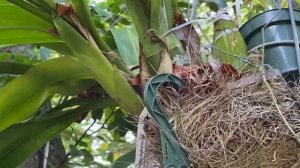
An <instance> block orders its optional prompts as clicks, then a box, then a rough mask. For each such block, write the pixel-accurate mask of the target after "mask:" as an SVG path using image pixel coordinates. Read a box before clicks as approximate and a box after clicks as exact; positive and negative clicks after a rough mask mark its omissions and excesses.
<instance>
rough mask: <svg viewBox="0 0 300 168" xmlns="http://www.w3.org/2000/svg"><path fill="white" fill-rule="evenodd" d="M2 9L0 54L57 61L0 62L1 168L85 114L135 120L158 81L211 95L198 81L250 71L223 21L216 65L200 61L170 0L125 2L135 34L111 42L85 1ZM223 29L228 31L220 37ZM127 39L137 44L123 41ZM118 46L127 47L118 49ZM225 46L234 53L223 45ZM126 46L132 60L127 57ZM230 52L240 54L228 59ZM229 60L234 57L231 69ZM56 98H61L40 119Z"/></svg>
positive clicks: (47, 0)
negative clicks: (9, 50) (177, 81)
mask: <svg viewBox="0 0 300 168" xmlns="http://www.w3.org/2000/svg"><path fill="white" fill-rule="evenodd" d="M7 1H8V2H6V1H3V0H0V46H11V45H18V44H33V45H39V46H44V47H47V48H50V49H52V50H54V51H56V52H57V53H58V57H57V58H52V59H50V60H46V61H43V62H41V63H38V64H35V65H30V66H28V65H24V64H21V63H12V62H0V64H1V67H0V72H1V73H3V74H13V75H14V79H13V80H11V81H10V82H7V83H6V84H5V86H3V87H1V88H0V123H1V124H0V167H15V166H18V164H19V163H20V162H22V161H23V160H24V159H26V157H27V156H28V155H30V154H32V153H33V152H35V151H36V150H37V149H38V148H39V147H41V146H42V145H44V144H45V143H46V142H47V141H49V140H51V139H52V138H53V137H55V136H56V135H58V134H59V133H60V132H62V131H63V130H65V129H66V128H67V127H68V126H69V125H70V124H72V123H73V122H74V121H77V120H78V118H80V117H82V116H84V114H85V113H87V112H93V113H92V116H95V113H94V112H95V111H97V110H100V112H99V113H101V116H102V114H103V113H104V112H103V111H104V110H103V109H105V108H108V107H109V108H113V109H116V110H115V111H114V112H118V113H122V114H123V113H125V112H124V111H126V114H129V115H135V116H136V115H139V114H140V113H141V111H142V110H143V108H144V100H143V97H142V96H141V92H143V89H144V86H145V85H146V83H147V82H148V80H149V79H150V78H152V77H154V76H155V75H157V74H162V73H169V74H175V75H177V76H178V77H181V78H182V79H184V80H185V81H186V83H187V84H188V86H189V87H190V88H187V90H188V89H192V88H193V87H192V86H194V85H196V84H197V85H201V86H202V85H206V84H207V86H208V87H209V88H206V89H208V90H209V91H208V92H210V91H213V90H214V89H215V88H214V87H212V88H210V87H211V86H210V85H209V84H211V83H214V82H212V81H213V80H210V77H211V76H206V75H203V74H204V73H210V74H214V73H215V72H216V71H217V72H220V73H221V74H222V75H221V76H222V77H225V78H226V79H230V80H236V79H239V78H240V75H241V74H242V72H243V70H244V69H245V67H246V69H247V70H249V69H248V67H247V66H248V65H249V64H248V60H247V56H246V55H247V52H246V50H245V49H246V48H245V44H244V43H242V38H241V36H240V35H239V34H238V31H236V28H234V27H233V25H234V24H233V22H230V21H229V22H228V20H226V19H225V21H224V20H221V22H218V23H217V22H215V40H216V41H215V43H214V44H213V47H214V48H213V53H215V55H217V56H216V58H219V60H220V61H217V60H216V59H213V58H211V57H210V58H209V59H208V62H204V61H202V59H200V37H199V35H198V33H197V29H195V28H194V27H193V25H192V24H191V23H192V21H191V22H187V21H186V20H185V19H184V14H182V13H181V11H180V10H179V7H178V5H179V4H180V3H179V2H177V0H125V1H124V2H125V6H126V8H127V10H128V13H129V14H130V18H131V19H132V22H133V24H134V28H135V30H136V31H132V30H133V29H132V28H124V29H122V30H120V29H119V30H117V29H114V30H112V31H111V32H112V35H113V36H114V40H115V41H113V42H111V41H109V40H107V38H106V37H105V36H103V35H102V34H100V33H99V32H100V30H99V29H98V28H97V27H96V26H97V25H98V24H99V22H97V20H95V19H94V18H93V17H92V14H91V11H92V9H93V8H90V7H89V1H88V0H70V1H68V3H56V2H55V1H54V0H7ZM181 3H182V2H181ZM222 4H223V5H224V3H222ZM181 5H182V4H181ZM188 7H189V4H188ZM196 7H197V6H196ZM223 14H224V13H223ZM224 26H225V27H224ZM224 29H226V30H227V29H228V30H230V31H227V32H225V35H226V36H223V35H224V32H222V31H223V30H224ZM199 30H201V27H200V28H199ZM102 31H105V30H102ZM124 32H125V33H124ZM129 33H132V34H134V35H136V36H137V37H135V38H132V39H130V36H129V35H128V34H129ZM222 33H223V34H222ZM126 35H128V36H126ZM128 37H129V38H128ZM122 39H127V40H128V39H130V40H131V41H130V42H131V43H133V44H125V43H124V44H122V43H121V41H122ZM136 39H138V42H137V40H136ZM228 41H230V42H231V43H230V44H234V45H231V46H230V45H229V46H228V45H225V44H227V42H228ZM112 44H113V45H114V46H117V49H118V50H114V49H113V48H114V47H113V45H112ZM129 45H131V47H132V48H134V49H133V52H131V53H130V52H129V53H130V54H126V52H127V51H126V49H127V47H128V46H129ZM230 47H231V48H230ZM232 47H233V48H234V47H235V48H239V49H240V50H239V51H238V52H237V53H235V51H236V50H235V51H234V50H231V49H233V48H232ZM220 53H223V54H224V53H225V55H226V58H225V59H223V58H224V55H223V54H220ZM230 55H235V56H236V55H237V57H238V58H239V59H238V61H236V60H235V59H232V58H231V57H230ZM182 58H183V59H182ZM175 60H179V62H180V61H183V63H181V64H176V63H175V62H176V61H175ZM221 61H223V62H224V63H223V62H221ZM212 62H213V63H212ZM135 63H138V64H139V65H138V66H136V65H134V64H135ZM255 63H257V61H256V62H255ZM2 65H3V66H2ZM133 69H138V73H136V71H133ZM214 75H215V74H214ZM214 84H216V83H214ZM214 86H215V87H217V86H216V85H214ZM189 93H190V92H189ZM55 95H61V96H65V97H67V98H66V99H65V101H62V102H59V103H57V105H56V106H54V107H51V108H50V110H48V111H47V112H46V113H43V114H41V113H39V111H40V108H41V107H42V106H44V105H45V104H47V103H49V101H50V100H51V99H52V98H53V97H54V96H55ZM68 97H71V98H68ZM122 117H123V116H122ZM122 117H121V118H122ZM96 118H97V117H96ZM116 118H118V117H116ZM75 147H76V146H75ZM20 153H21V154H20Z"/></svg>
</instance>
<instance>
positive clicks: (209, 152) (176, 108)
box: [159, 74, 300, 168]
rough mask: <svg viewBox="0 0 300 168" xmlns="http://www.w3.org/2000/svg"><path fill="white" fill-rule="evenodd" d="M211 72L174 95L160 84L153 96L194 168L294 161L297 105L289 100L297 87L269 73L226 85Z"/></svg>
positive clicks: (299, 153) (299, 151)
mask: <svg viewBox="0 0 300 168" xmlns="http://www.w3.org/2000/svg"><path fill="white" fill-rule="evenodd" d="M216 76H218V74H214V77H209V80H208V81H207V82H205V85H192V84H191V85H189V86H188V88H187V89H185V90H181V91H180V92H179V93H177V92H176V91H175V90H173V89H170V88H167V89H166V88H165V89H161V91H160V94H159V97H160V103H161V106H162V107H163V109H164V111H165V112H166V115H167V116H168V117H169V120H170V122H171V123H172V125H173V127H174V130H175V131H176V133H177V136H178V138H179V141H180V143H181V144H182V146H184V147H185V149H186V151H187V152H188V154H189V159H190V160H191V162H192V163H193V165H194V167H199V168H237V167H239V168H241V167H245V168H256V167H257V168H258V167H259V168H276V167H278V168H283V167H292V166H297V165H299V159H300V145H299V143H298V141H297V140H296V139H295V135H299V132H300V109H299V101H298V100H295V99H294V98H295V97H296V98H298V97H299V95H300V94H299V93H300V92H299V90H300V89H299V88H300V86H296V87H294V88H288V87H287V85H286V83H285V82H284V81H283V79H280V78H276V77H274V76H271V79H270V78H268V77H267V78H266V79H268V80H265V81H264V80H262V78H259V79H256V81H254V82H248V83H247V84H245V85H244V86H243V85H241V86H240V87H230V86H229V85H228V81H226V80H225V79H224V78H221V77H220V76H219V77H216ZM241 80H243V78H242V79H241ZM266 82H267V83H266ZM234 83H235V82H233V83H231V84H232V85H234ZM237 83H238V82H237ZM270 89H271V91H272V93H271V96H270ZM291 130H292V131H291Z"/></svg>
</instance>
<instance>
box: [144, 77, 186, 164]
mask: <svg viewBox="0 0 300 168" xmlns="http://www.w3.org/2000/svg"><path fill="white" fill-rule="evenodd" d="M160 86H171V87H173V88H175V89H176V90H178V89H179V88H182V87H185V84H184V82H183V81H182V80H181V79H179V78H178V77H176V76H174V75H172V74H159V75H157V76H155V77H153V78H152V79H151V80H150V81H149V82H148V83H147V85H146V87H145V90H144V99H145V104H146V107H147V109H148V111H149V113H150V115H151V116H152V118H153V119H154V120H155V121H156V122H157V123H158V124H159V126H160V128H161V129H160V142H161V147H162V154H163V167H164V168H189V167H190V161H189V159H188V155H187V153H186V152H185V151H184V150H183V149H182V148H181V146H180V145H179V144H178V138H177V136H176V134H175V133H174V131H173V130H172V127H171V125H170V123H169V121H168V119H167V118H166V116H165V114H164V113H163V112H162V110H161V108H160V107H159V104H158V101H157V99H156V93H157V91H158V88H159V87H160Z"/></svg>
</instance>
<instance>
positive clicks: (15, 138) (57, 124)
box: [0, 97, 115, 168]
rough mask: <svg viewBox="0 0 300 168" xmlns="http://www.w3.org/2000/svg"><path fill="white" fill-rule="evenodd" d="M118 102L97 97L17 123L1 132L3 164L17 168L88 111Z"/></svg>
mask: <svg viewBox="0 0 300 168" xmlns="http://www.w3.org/2000/svg"><path fill="white" fill-rule="evenodd" d="M113 105H115V102H114V101H113V100H112V99H110V98H108V97H104V98H97V99H94V100H93V101H90V102H89V103H86V104H84V105H80V106H79V107H77V108H75V109H70V110H66V111H57V112H55V113H53V112H51V113H47V114H45V115H44V116H42V117H41V118H39V119H35V120H31V121H29V122H25V123H20V124H15V125H13V126H11V127H9V128H7V129H5V130H4V131H2V132H0V160H1V162H0V167H6V168H14V167H17V166H18V165H19V164H20V163H21V162H22V161H23V160H25V159H26V158H27V157H28V156H29V155H30V154H33V153H34V152H35V151H37V150H38V149H39V148H40V147H42V146H43V145H44V144H45V143H46V142H48V141H49V140H51V139H53V138H54V137H55V136H57V135H58V134H59V133H60V132H62V131H63V130H65V129H66V128H67V127H68V126H69V125H70V124H72V122H74V121H75V120H76V119H77V118H79V116H80V115H81V114H83V113H85V112H89V111H91V110H96V109H99V108H106V107H108V106H113Z"/></svg>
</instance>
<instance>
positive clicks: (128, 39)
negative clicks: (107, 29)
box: [111, 27, 139, 66]
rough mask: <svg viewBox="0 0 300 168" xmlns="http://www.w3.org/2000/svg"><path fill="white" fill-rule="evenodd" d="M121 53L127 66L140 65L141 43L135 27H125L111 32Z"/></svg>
mask: <svg viewBox="0 0 300 168" xmlns="http://www.w3.org/2000/svg"><path fill="white" fill-rule="evenodd" d="M111 32H112V34H113V37H114V39H115V42H116V44H117V47H118V50H119V53H120V55H121V57H122V59H123V60H124V62H125V64H126V65H127V66H132V65H137V64H139V60H138V57H139V55H138V54H139V53H138V52H139V42H138V35H137V32H136V30H135V29H134V27H123V28H117V29H112V30H111Z"/></svg>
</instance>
